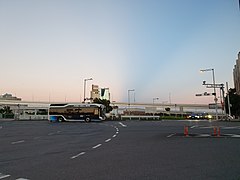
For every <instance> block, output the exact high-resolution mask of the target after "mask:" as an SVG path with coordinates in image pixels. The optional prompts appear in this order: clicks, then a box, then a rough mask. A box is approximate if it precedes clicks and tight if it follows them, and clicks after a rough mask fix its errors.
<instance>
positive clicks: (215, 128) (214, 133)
mask: <svg viewBox="0 0 240 180" xmlns="http://www.w3.org/2000/svg"><path fill="white" fill-rule="evenodd" d="M213 136H217V127H213Z"/></svg>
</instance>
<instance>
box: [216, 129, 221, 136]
mask: <svg viewBox="0 0 240 180" xmlns="http://www.w3.org/2000/svg"><path fill="white" fill-rule="evenodd" d="M217 136H218V137H219V136H221V133H220V127H218V134H217Z"/></svg>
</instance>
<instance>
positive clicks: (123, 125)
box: [119, 122, 127, 127]
mask: <svg viewBox="0 0 240 180" xmlns="http://www.w3.org/2000/svg"><path fill="white" fill-rule="evenodd" d="M119 124H120V125H121V126H122V127H127V125H125V124H123V123H121V122H119Z"/></svg>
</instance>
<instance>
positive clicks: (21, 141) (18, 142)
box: [11, 140, 25, 144]
mask: <svg viewBox="0 0 240 180" xmlns="http://www.w3.org/2000/svg"><path fill="white" fill-rule="evenodd" d="M24 142H25V141H24V140H20V141H15V142H11V144H20V143H24Z"/></svg>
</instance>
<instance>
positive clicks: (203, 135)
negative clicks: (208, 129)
mask: <svg viewBox="0 0 240 180" xmlns="http://www.w3.org/2000/svg"><path fill="white" fill-rule="evenodd" d="M210 136H211V135H209V134H199V135H198V136H196V137H210Z"/></svg>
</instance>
